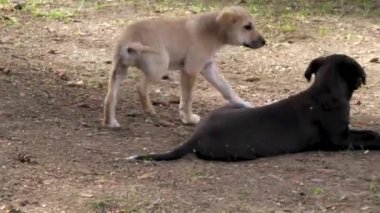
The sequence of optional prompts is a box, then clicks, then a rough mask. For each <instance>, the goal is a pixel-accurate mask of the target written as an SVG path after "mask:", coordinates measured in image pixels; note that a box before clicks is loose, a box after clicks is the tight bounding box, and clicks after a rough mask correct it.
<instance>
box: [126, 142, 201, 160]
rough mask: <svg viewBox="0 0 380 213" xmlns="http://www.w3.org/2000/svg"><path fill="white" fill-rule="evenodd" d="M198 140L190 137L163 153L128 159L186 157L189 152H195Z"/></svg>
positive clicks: (175, 158)
mask: <svg viewBox="0 0 380 213" xmlns="http://www.w3.org/2000/svg"><path fill="white" fill-rule="evenodd" d="M196 142H197V140H195V139H190V141H188V142H186V143H184V144H182V145H180V146H179V147H177V148H176V149H174V150H173V151H170V152H167V153H163V154H149V155H135V156H131V157H129V158H128V160H138V161H141V160H148V161H149V160H150V161H162V160H177V159H180V158H183V157H185V156H186V155H187V154H189V153H191V152H193V150H194V147H195V144H196Z"/></svg>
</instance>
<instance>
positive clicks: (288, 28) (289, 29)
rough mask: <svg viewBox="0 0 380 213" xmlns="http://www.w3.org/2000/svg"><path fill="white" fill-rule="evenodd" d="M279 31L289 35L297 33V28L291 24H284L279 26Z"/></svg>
mask: <svg viewBox="0 0 380 213" xmlns="http://www.w3.org/2000/svg"><path fill="white" fill-rule="evenodd" d="M281 30H282V31H283V32H285V33H291V32H295V31H297V26H296V25H295V24H293V23H290V22H288V23H284V24H283V25H281Z"/></svg>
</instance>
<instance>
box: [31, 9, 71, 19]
mask: <svg viewBox="0 0 380 213" xmlns="http://www.w3.org/2000/svg"><path fill="white" fill-rule="evenodd" d="M33 14H34V15H35V16H37V17H46V18H49V19H53V20H59V21H67V20H68V19H69V18H71V17H73V16H74V15H73V14H72V13H71V12H69V11H67V10H65V9H63V8H58V9H52V10H48V11H45V12H43V11H39V10H37V11H35V13H33Z"/></svg>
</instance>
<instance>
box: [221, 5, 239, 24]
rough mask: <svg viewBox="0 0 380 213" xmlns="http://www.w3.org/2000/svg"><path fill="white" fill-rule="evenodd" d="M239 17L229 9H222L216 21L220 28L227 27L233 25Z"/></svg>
mask: <svg viewBox="0 0 380 213" xmlns="http://www.w3.org/2000/svg"><path fill="white" fill-rule="evenodd" d="M238 19H239V16H238V15H237V14H236V12H235V11H234V10H232V9H231V8H225V9H223V10H222V11H221V12H220V13H219V15H218V16H217V17H216V21H217V22H218V23H219V24H221V25H222V26H228V25H230V24H234V23H236V22H237V21H238Z"/></svg>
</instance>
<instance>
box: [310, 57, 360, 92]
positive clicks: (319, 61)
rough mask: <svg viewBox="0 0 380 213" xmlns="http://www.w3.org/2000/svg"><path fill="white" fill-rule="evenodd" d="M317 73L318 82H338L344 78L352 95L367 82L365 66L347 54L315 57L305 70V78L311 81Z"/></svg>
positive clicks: (316, 80)
mask: <svg viewBox="0 0 380 213" xmlns="http://www.w3.org/2000/svg"><path fill="white" fill-rule="evenodd" d="M312 74H314V75H315V83H316V84H318V83H319V84H325V83H326V84H338V83H339V80H343V82H344V83H345V84H346V86H347V88H348V90H349V91H348V92H349V97H351V95H352V92H353V91H354V90H356V89H358V88H359V87H360V86H361V85H362V84H365V83H366V74H365V72H364V70H363V68H362V67H361V66H360V64H359V63H358V62H356V61H355V60H354V59H353V58H351V57H349V56H346V55H338V54H334V55H330V56H326V57H320V58H316V59H314V60H313V61H312V62H311V63H310V64H309V66H308V68H307V69H306V71H305V78H306V79H307V80H308V81H310V80H311V76H312Z"/></svg>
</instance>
